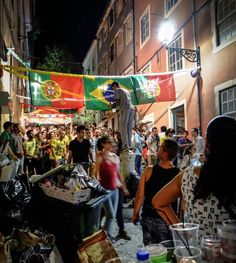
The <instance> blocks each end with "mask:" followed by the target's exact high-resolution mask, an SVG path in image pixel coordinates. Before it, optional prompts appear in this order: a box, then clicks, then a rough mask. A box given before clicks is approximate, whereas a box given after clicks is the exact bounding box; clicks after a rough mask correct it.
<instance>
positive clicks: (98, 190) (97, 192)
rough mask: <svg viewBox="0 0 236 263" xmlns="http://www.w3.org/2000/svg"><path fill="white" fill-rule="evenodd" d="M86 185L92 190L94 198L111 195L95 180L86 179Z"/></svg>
mask: <svg viewBox="0 0 236 263" xmlns="http://www.w3.org/2000/svg"><path fill="white" fill-rule="evenodd" d="M85 183H86V185H87V187H89V188H91V190H92V196H93V197H95V196H101V195H106V194H108V193H109V192H108V191H107V190H106V189H105V188H104V187H103V186H102V185H101V184H100V183H99V182H98V181H97V180H96V179H95V178H91V177H86V178H85Z"/></svg>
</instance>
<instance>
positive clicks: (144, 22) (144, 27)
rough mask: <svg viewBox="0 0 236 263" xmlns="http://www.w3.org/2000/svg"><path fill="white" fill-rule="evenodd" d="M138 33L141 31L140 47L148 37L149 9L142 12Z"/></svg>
mask: <svg viewBox="0 0 236 263" xmlns="http://www.w3.org/2000/svg"><path fill="white" fill-rule="evenodd" d="M140 31H141V34H140V35H141V45H143V44H144V43H145V42H146V41H147V40H148V38H149V37H150V9H149V8H147V10H146V11H145V12H144V14H143V16H142V17H141V19H140Z"/></svg>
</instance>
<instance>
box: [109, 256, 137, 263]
mask: <svg viewBox="0 0 236 263" xmlns="http://www.w3.org/2000/svg"><path fill="white" fill-rule="evenodd" d="M135 262H136V261H135V260H134V259H130V258H127V257H117V258H112V259H109V260H108V261H106V262H105V263H135Z"/></svg>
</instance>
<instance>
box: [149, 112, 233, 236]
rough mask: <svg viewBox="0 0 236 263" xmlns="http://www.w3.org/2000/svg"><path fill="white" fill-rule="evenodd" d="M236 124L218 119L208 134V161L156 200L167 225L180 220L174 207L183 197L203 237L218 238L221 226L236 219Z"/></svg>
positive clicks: (187, 172) (180, 176)
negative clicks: (171, 205)
mask: <svg viewBox="0 0 236 263" xmlns="http://www.w3.org/2000/svg"><path fill="white" fill-rule="evenodd" d="M235 135H236V120H234V119H233V118H230V117H227V116H218V117H215V118H214V119H213V120H211V121H210V122H209V124H208V127H207V132H206V140H207V141H206V146H205V147H206V149H205V161H204V163H203V164H202V165H201V166H199V167H196V166H193V165H191V166H189V167H187V168H186V169H185V170H184V171H182V172H180V173H179V174H178V175H177V176H176V177H175V178H174V179H173V180H172V181H171V182H170V183H169V184H168V185H166V186H165V187H164V188H163V189H162V190H161V191H159V192H158V193H157V194H156V195H155V196H154V198H153V200H152V204H153V207H154V208H155V209H156V210H157V211H158V213H159V214H160V216H161V217H162V218H163V219H164V220H165V221H166V223H167V224H174V223H179V222H180V220H179V218H178V217H177V216H176V214H175V213H174V212H173V210H172V209H171V208H170V203H172V202H173V201H174V200H176V199H177V198H178V197H180V196H181V195H183V198H184V200H185V202H186V212H187V214H188V217H189V222H190V223H197V224H199V233H200V236H203V235H206V234H207V235H208V234H216V232H217V226H218V225H219V224H221V223H222V222H223V220H227V219H230V218H236V183H235V160H236V159H235V149H236V136H235Z"/></svg>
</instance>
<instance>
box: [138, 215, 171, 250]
mask: <svg viewBox="0 0 236 263" xmlns="http://www.w3.org/2000/svg"><path fill="white" fill-rule="evenodd" d="M142 231H143V244H144V245H145V246H146V245H149V244H156V243H160V242H161V241H164V240H169V239H172V235H171V232H170V230H169V227H168V225H167V224H166V223H165V222H164V221H163V220H162V219H161V218H153V217H147V216H144V215H142Z"/></svg>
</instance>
